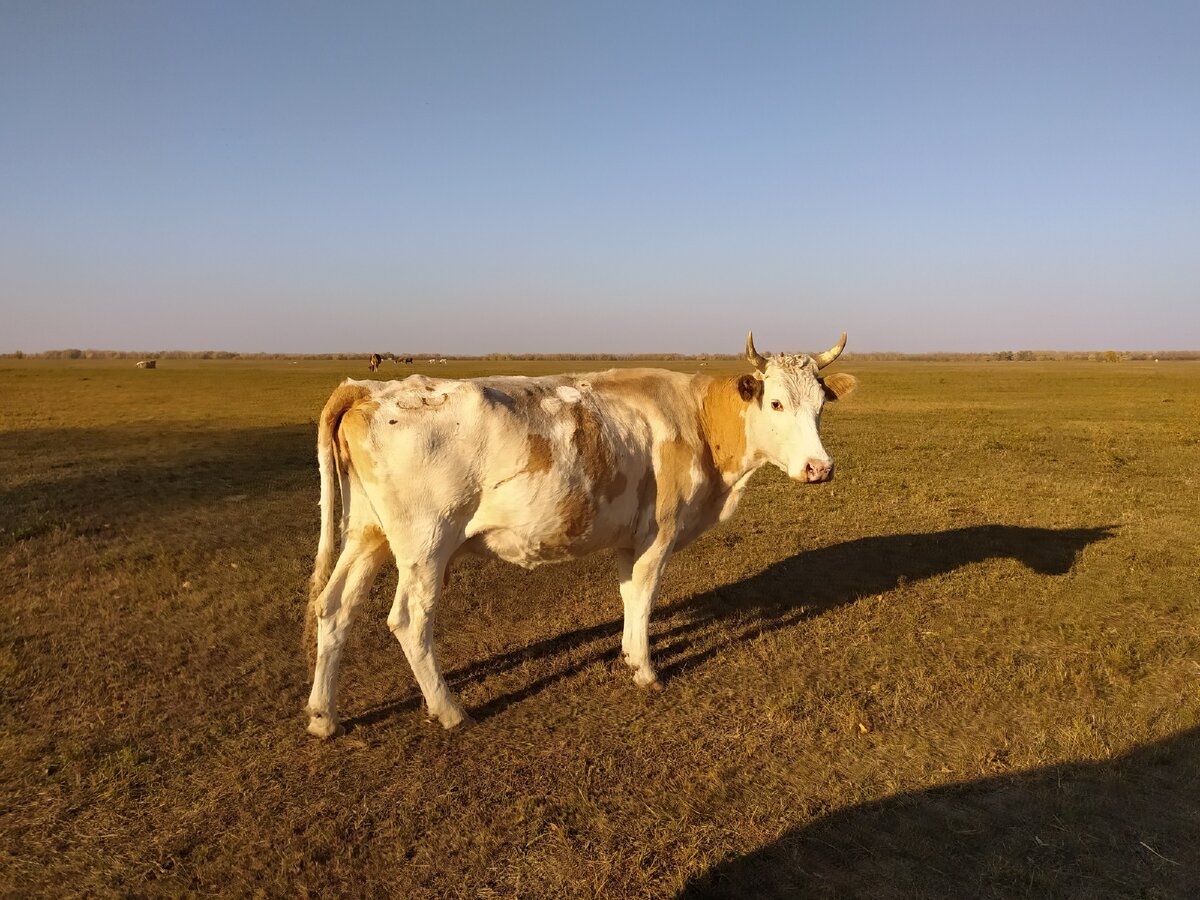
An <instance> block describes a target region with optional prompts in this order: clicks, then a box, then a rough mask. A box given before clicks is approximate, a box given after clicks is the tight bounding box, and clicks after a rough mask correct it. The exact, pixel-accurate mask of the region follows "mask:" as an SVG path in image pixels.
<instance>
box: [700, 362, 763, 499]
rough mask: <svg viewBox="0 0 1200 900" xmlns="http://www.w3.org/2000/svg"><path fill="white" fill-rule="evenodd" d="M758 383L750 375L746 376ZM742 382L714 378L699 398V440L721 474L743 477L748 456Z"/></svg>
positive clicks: (739, 380) (744, 376) (760, 388)
mask: <svg viewBox="0 0 1200 900" xmlns="http://www.w3.org/2000/svg"><path fill="white" fill-rule="evenodd" d="M742 378H750V379H752V380H753V381H755V382H757V383H758V384H759V391H760V392H761V390H762V387H761V385H762V382H761V381H758V379H756V378H754V377H753V376H751V375H743V376H742ZM740 388H741V379H738V380H737V381H735V380H734V379H732V378H714V379H713V380H712V381H711V382H709V384H708V385H707V387H706V388H705V389H704V393H703V395H702V396H701V398H700V410H699V412H700V438H701V440H702V441H703V442H704V443H705V444H706V445H707V446H708V450H709V453H711V454H712V463H713V465H714V466H715V467H716V469H717V471H718V472H720V473H722V474H729V475H734V474H736V475H740V474H741V472H742V460H743V459H744V458H745V456H746V404H745V402H743V400H742V397H743V394H742V393H741V389H740Z"/></svg>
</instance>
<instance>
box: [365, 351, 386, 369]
mask: <svg viewBox="0 0 1200 900" xmlns="http://www.w3.org/2000/svg"><path fill="white" fill-rule="evenodd" d="M382 362H383V357H382V356H380V355H379V354H378V353H372V354H371V361H370V362H369V363H367V368H368V369H370V370H371V371H372V372H374V371H375V370H377V369H378V368H379V364H380V363H382Z"/></svg>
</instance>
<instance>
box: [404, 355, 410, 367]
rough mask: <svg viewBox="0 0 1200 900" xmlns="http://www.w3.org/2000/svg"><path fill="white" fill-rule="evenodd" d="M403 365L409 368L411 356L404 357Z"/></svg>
mask: <svg viewBox="0 0 1200 900" xmlns="http://www.w3.org/2000/svg"><path fill="white" fill-rule="evenodd" d="M404 364H405V365H406V366H411V365H412V357H411V356H406V357H404Z"/></svg>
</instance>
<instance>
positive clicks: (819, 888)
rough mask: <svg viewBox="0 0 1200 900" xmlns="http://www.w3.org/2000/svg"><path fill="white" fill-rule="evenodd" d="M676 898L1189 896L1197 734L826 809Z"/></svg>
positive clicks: (1199, 767) (1195, 845)
mask: <svg viewBox="0 0 1200 900" xmlns="http://www.w3.org/2000/svg"><path fill="white" fill-rule="evenodd" d="M679 897H680V898H681V900H699V898H707V897H713V898H716V897H768V898H770V897H879V898H887V897H1039V898H1040V897H1096V898H1100V897H1178V898H1185V897H1186V898H1193V897H1200V729H1192V730H1189V731H1185V732H1181V733H1179V734H1176V735H1174V736H1173V737H1170V738H1168V739H1167V740H1164V741H1160V742H1158V743H1154V744H1149V745H1146V746H1143V747H1138V748H1137V749H1135V750H1133V751H1131V752H1129V753H1127V754H1125V755H1123V756H1119V757H1117V758H1116V759H1112V760H1107V761H1104V762H1098V763H1080V764H1065V765H1057V766H1050V767H1047V768H1044V769H1035V770H1033V771H1029V772H1023V773H1020V774H1016V775H1005V776H1001V777H994V778H983V779H980V780H978V781H971V782H967V783H963V784H956V785H951V786H946V787H937V788H931V789H929V790H923V791H916V792H912V793H907V794H899V795H897V796H895V797H889V798H887V799H886V800H881V801H878V802H875V803H868V804H864V805H862V806H856V807H852V808H849V809H843V810H839V811H838V812H835V813H831V814H829V815H827V816H825V817H823V818H821V819H818V820H816V821H814V822H812V823H811V824H808V825H805V826H802V827H799V828H796V829H794V830H793V831H790V832H788V833H787V834H785V835H784V836H783V837H781V838H780V839H779V840H777V841H775V842H774V843H772V844H770V845H768V846H766V847H763V848H762V849H761V850H757V851H755V852H753V853H749V854H747V855H745V856H741V857H738V858H736V859H732V860H730V861H728V862H725V863H722V864H720V865H718V866H715V867H714V868H713V869H711V870H709V871H708V872H707V873H705V874H704V875H703V876H701V877H700V878H698V879H696V880H695V881H693V882H692V883H690V884H689V885H687V886H686V887H685V888H684V890H683V891H682V893H681V894H680V895H679Z"/></svg>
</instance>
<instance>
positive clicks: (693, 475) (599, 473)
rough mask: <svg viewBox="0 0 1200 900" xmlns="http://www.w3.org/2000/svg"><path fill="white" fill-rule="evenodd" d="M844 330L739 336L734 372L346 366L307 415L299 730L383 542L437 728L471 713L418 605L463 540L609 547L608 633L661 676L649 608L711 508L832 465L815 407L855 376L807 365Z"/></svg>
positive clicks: (332, 692) (311, 725)
mask: <svg viewBox="0 0 1200 900" xmlns="http://www.w3.org/2000/svg"><path fill="white" fill-rule="evenodd" d="M845 345H846V336H845V335H844V334H843V335H842V339H841V341H840V342H839V343H838V344H835V345H834V346H833V347H832V348H830V349H829V350H827V351H825V352H824V353H818V354H816V355H815V356H812V357H809V356H803V355H791V354H779V355H777V356H772V357H769V358H768V357H764V356H762V355H761V354H759V353H758V352H757V351H756V350H755V349H754V338H753V336H748V337H747V339H746V356H747V359H748V360H749V361H750V363H751V364H752V365H753V366H754V371H753V372H752V373H749V374H745V375H742V376H740V377H734V376H726V377H717V376H712V375H705V374H701V373H696V374H694V375H685V374H682V373H679V372H669V371H665V370H663V369H612V370H609V371H607V372H597V373H594V374H589V375H556V376H547V377H541V378H525V377H516V376H496V377H489V378H474V379H470V380H467V381H455V380H451V379H443V378H431V377H429V376H427V375H412V376H410V377H408V378H405V379H404V380H402V381H387V382H384V381H352V380H347V381H345V382H343V383H342V384H341V385H340V386H339V387H338V388H337V389H336V390H335V391H334V392H333V395H332V396H331V397H330V398H329V402H328V403H326V404H325V408H324V410H323V411H322V413H321V418H320V423H319V425H318V435H317V460H318V463H319V466H320V472H321V536H320V541H319V543H318V547H317V558H316V565H315V567H314V570H313V575H312V584H311V603H310V609H309V613H308V621H309V624H310V626H315V631H316V640H315V643H316V668H315V671H314V675H313V686H312V693H311V695H310V697H309V701H308V714H309V722H308V730H309V731H310V732H311V733H312V734H315V735H317V736H319V737H329V736H331V735H333V734H335V733H336V732H337V731H338V719H337V710H336V699H335V698H336V695H337V673H338V666H339V662H340V659H341V654H342V648H343V646H344V645H345V641H346V629H347V627H348V626H349V623H350V621H351V619H352V617H353V615H354V610H355V607H356V606H357V605H358V604H359V603H360V602H361V601H362V599H363V598H364V597H365V596H367V594H368V593H369V591H370V588H371V584H372V582H373V581H374V580H375V576H376V574H377V573H378V572H379V569H380V567H381V566H382V565H383V563H384V561H385V560H386V559H387V558H388V556H389V554H391V555H392V556H394V558H395V561H396V564H397V566H398V568H399V572H400V577H399V583H398V586H397V589H396V599H395V602H394V603H393V604H392V609H391V613H390V614H389V616H388V620H387V621H388V626H389V627H390V628H391V630H392V632H393V633H394V634H395V635H396V637H397V638H398V639H399V641H400V644H401V646H402V647H403V648H404V653H405V655H406V656H407V657H408V661H409V664H410V665H411V666H412V669H413V673H414V674H415V675H416V678H417V683H418V684H419V685H420V687H421V693H422V694H423V695H424V697H425V703H426V704H427V706H428V709H429V713H430V715H432V716H435V717H436V718H437V719H438V720H439V721H440V722H441V723H442V725H443V726H445V727H446V728H453V727H454V726H456V725H458V724H460V723H462V722H464V721H467V720H468V717H467V714H466V712H465V711H464V710H463V708H462V706H461V705H459V703H458V701H457V700H456V699H455V697H454V696H453V695H452V694H451V692H450V689H449V688H448V687H447V685H446V680H445V678H444V677H443V676H442V672H441V669H440V667H439V665H438V661H437V655H436V653H435V650H434V646H433V640H432V630H433V613H434V607H435V606H436V604H437V599H438V595H439V593H440V591H441V588H442V586H443V583H444V579H446V578H447V577H448V573H449V568H450V566H451V564H452V563H453V561H454V559H455V558H456V557H457V556H459V555H460V554H462V553H474V554H480V555H483V556H490V557H498V558H500V559H503V560H507V561H508V562H513V563H516V564H517V565H521V566H524V567H526V568H530V569H532V568H534V567H535V566H539V565H541V564H542V563H547V562H552V561H556V560H565V559H571V558H573V557H580V556H584V555H586V554H589V553H592V552H594V551H596V550H601V549H606V548H612V549H615V550H616V561H617V574H618V576H619V579H620V586H621V599H622V601H623V603H624V607H625V629H624V633H623V635H622V637H621V651H622V654H623V656H624V658H625V661H626V663H628V664H629V666H630V667H632V668H633V670H634V676H633V679H634V681H635V682H636V683H637V684H639V685H642V686H644V687H649V688H657V687H658V686H659V682H658V676H657V675H656V674H655V671H654V668H653V667H652V666H651V664H650V649H649V637H648V626H649V621H650V609H651V607H652V606H653V604H654V599H655V596H656V594H657V593H658V585H659V578H660V577H661V575H662V572H663V568H664V567H665V565H666V562H667V559H668V557H669V556H670V555H671V553H672V552H673V551H674V550H677V549H679V548H680V547H683V546H685V545H686V544H688V543H690V542H691V541H693V540H694V539H695V538H696V537H698V536H699V535H700V534H702V533H703V532H704V531H706V530H708V529H709V528H711V527H712V526H713V525H715V524H716V523H718V522H720V521H723V520H725V519H727V518H728V517H729V516H730V515H731V514H732V513H733V511H734V510H735V509H736V507H737V505H738V501H739V500H740V499H741V496H742V492H743V491H744V490H745V488H746V483H747V482H748V481H749V479H750V476H751V475H752V474H753V473H754V472H755V471H757V470H758V469H759V468H760V467H762V466H763V465H764V464H766V463H772V464H773V465H775V466H777V467H778V468H780V469H782V470H783V471H784V472H786V473H787V474H788V475H789V476H791V478H793V479H794V480H796V481H800V482H809V483H815V482H822V481H828V480H829V478H830V477H831V476H832V474H833V463H832V462H831V461H830V459H829V456H828V454H826V452H825V448H824V447H823V446H822V444H821V437H820V434H819V433H818V425H819V421H820V413H821V407H822V406H823V405H824V404H825V403H826V402H827V401H831V400H836V399H839V398H841V397H844V396H845V395H846V394H848V393H850V391H851V390H853V389H854V385H855V380H854V377H853V376H852V375H845V374H841V373H838V374H833V375H828V376H825V377H823V378H822V377H821V376H820V375H819V374H818V372H819V370H820V369H823V368H824V367H825V366H827V365H829V364H830V363H831V362H833V361H834V360H835V359H836V358H837V357H838V354H840V353H841V352H842V348H843V347H845ZM335 485H336V487H337V489H338V490H340V493H341V498H342V504H341V508H340V509H339V508H338V507H337V505H336V502H335ZM339 530H340V535H341V544H342V546H341V552H340V554H338V555H337V557H336V563H335V544H336V543H337V540H338V532H339Z"/></svg>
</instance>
